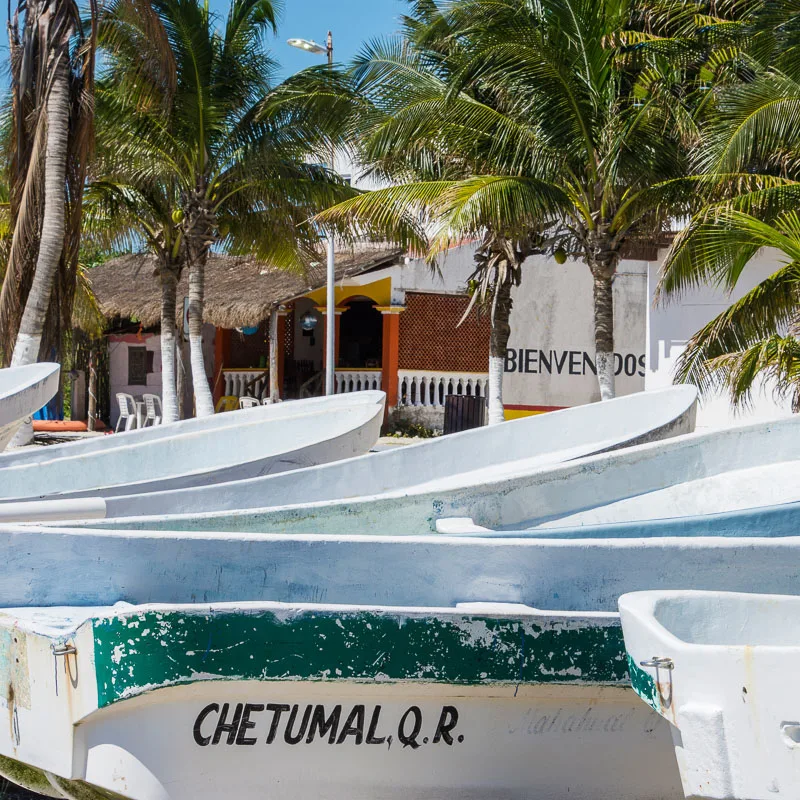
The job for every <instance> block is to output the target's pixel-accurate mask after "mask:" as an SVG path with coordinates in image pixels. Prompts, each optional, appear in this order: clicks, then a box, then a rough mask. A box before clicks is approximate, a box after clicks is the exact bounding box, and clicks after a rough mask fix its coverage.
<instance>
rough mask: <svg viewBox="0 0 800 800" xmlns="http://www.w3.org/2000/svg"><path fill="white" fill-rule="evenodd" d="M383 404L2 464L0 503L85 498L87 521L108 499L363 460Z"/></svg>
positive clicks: (220, 425) (142, 434)
mask: <svg viewBox="0 0 800 800" xmlns="http://www.w3.org/2000/svg"><path fill="white" fill-rule="evenodd" d="M384 400H385V395H384V393H383V392H356V393H353V394H346V395H336V396H334V397H328V398H320V399H315V400H310V401H306V400H298V401H295V402H288V403H281V404H279V405H271V406H259V407H257V408H253V409H246V410H243V411H237V412H233V413H229V414H221V415H218V416H215V417H212V418H204V419H198V420H191V421H187V422H178V423H175V424H174V425H167V426H161V427H159V428H152V429H151V428H148V429H145V430H142V431H137V432H133V433H130V434H124V435H115V436H110V437H104V438H103V440H101V441H97V440H91V441H87V442H85V443H84V442H81V443H79V444H67V445H61V446H54V447H48V448H41V451H40V452H37V453H35V454H33V455H32V456H26V457H23V458H17V457H16V454H13V455H11V456H6V457H0V499H2V500H22V499H38V498H41V497H58V498H61V499H74V498H87V503H85V505H86V509H87V513H94V512H93V511H92V509H93V508H94V506H95V505H97V502H96V501H97V498H101V497H102V496H103V495H107V494H115V495H120V494H125V493H138V492H144V491H152V490H154V489H165V488H169V487H173V488H178V487H186V486H198V485H205V484H211V483H217V482H219V481H227V480H235V479H240V478H247V477H252V476H255V475H268V474H271V473H276V472H282V471H284V470H291V469H298V468H300V467H306V466H311V465H314V464H322V463H326V462H329V461H335V460H337V459H341V458H349V457H353V456H357V455H361V454H363V453H366V452H367V451H368V450H369V449H370V448H371V447H372V446H373V445H374V444H375V442H376V441H377V439H378V436H379V434H380V427H381V425H382V423H383V410H384ZM88 501H91V502H88ZM93 504H94V505H93ZM78 505H80V504H78ZM3 509H4V512H6V511H7V510H8V509H7V508H6V507H5V506H4V507H3Z"/></svg>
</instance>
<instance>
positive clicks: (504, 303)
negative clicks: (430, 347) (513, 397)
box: [489, 281, 511, 425]
mask: <svg viewBox="0 0 800 800" xmlns="http://www.w3.org/2000/svg"><path fill="white" fill-rule="evenodd" d="M496 299H497V302H496V304H495V307H494V319H493V320H492V332H491V336H490V339H489V424H490V425H496V424H497V423H498V422H503V421H504V420H505V411H504V408H503V367H504V365H505V361H506V348H507V347H508V340H509V337H510V336H511V325H510V324H509V318H510V316H511V282H510V281H503V283H501V284H500V285H499V286H498V287H497V298H496Z"/></svg>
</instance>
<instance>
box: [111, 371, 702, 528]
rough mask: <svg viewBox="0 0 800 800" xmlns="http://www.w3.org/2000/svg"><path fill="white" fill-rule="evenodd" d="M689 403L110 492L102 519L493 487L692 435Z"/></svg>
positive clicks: (629, 402) (531, 423) (642, 397)
mask: <svg viewBox="0 0 800 800" xmlns="http://www.w3.org/2000/svg"><path fill="white" fill-rule="evenodd" d="M695 401H696V392H695V390H694V388H692V387H688V386H677V387H673V388H671V389H669V390H666V391H660V392H653V393H640V394H638V395H629V396H627V397H622V398H619V399H618V400H614V401H613V402H611V403H605V404H593V405H589V406H581V407H578V408H572V409H566V410H564V411H557V412H553V413H552V414H547V415H539V416H536V417H528V418H526V419H519V420H513V421H510V422H507V423H504V424H503V425H501V426H495V427H493V428H491V429H489V428H486V427H484V428H478V429H474V430H470V431H464V432H463V433H457V434H451V435H449V436H443V437H439V438H437V439H432V440H427V441H423V442H419V443H417V444H413V445H409V446H407V447H402V448H400V447H398V448H392V449H391V450H389V451H384V452H381V453H377V454H373V455H370V456H369V458H362V459H353V460H351V461H348V462H343V463H340V464H337V465H326V466H325V467H321V468H314V469H310V470H305V471H304V472H303V473H298V474H296V475H288V474H287V475H284V476H282V477H281V476H269V477H267V478H260V479H256V480H250V481H239V482H228V483H225V484H224V485H219V486H215V487H204V488H203V489H202V490H199V489H187V490H182V491H170V492H165V491H159V492H155V493H151V494H147V495H134V496H132V495H129V496H124V497H113V496H112V497H108V498H107V501H106V507H107V510H106V516H107V517H109V518H117V517H131V516H139V515H142V514H147V515H148V517H149V518H152V517H153V516H154V515H157V514H165V515H177V514H182V513H183V514H191V515H192V516H194V515H197V514H200V513H210V512H217V513H222V512H225V511H226V510H227V511H228V512H231V513H233V512H234V511H235V512H236V513H237V514H239V512H241V511H242V510H246V509H258V508H260V507H264V506H278V505H280V506H285V505H290V504H308V503H310V502H320V501H331V502H333V501H338V500H341V499H342V498H348V497H353V496H355V495H359V496H369V495H387V494H389V493H392V492H395V493H396V492H401V491H402V492H403V493H412V494H416V493H419V492H420V491H423V490H422V489H420V488H419V487H420V486H423V487H424V486H426V485H435V484H437V482H441V481H442V480H444V481H446V482H447V486H449V487H451V488H449V489H448V488H447V486H446V485H445V484H442V488H441V490H440V493H441V492H445V493H446V492H449V491H451V489H452V487H454V486H460V485H464V486H465V485H470V484H473V483H475V482H476V481H477V482H478V483H480V482H482V481H483V482H485V481H491V480H493V479H494V476H495V475H496V474H497V471H498V470H500V471H502V470H504V469H506V468H507V465H508V464H509V462H516V463H517V464H518V468H522V469H527V470H529V471H530V470H533V469H538V468H541V467H543V466H546V465H552V464H558V463H561V462H564V461H568V460H570V459H575V458H578V457H581V456H586V455H589V454H591V453H598V452H605V451H609V450H615V449H618V448H620V447H623V446H632V445H635V444H639V443H641V442H644V441H653V440H660V439H667V438H670V437H674V436H678V435H680V434H685V433H689V432H691V431H692V430H694V418H695ZM476 454H480V457H479V458H477V457H476ZM160 524H164V523H160ZM166 524H168V522H167V523H166Z"/></svg>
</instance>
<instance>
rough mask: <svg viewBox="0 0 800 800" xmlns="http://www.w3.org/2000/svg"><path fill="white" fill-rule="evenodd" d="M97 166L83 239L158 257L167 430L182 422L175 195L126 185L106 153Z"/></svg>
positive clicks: (169, 189)
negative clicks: (177, 360) (98, 175)
mask: <svg viewBox="0 0 800 800" xmlns="http://www.w3.org/2000/svg"><path fill="white" fill-rule="evenodd" d="M100 108H101V109H103V111H101V113H100V117H99V119H100V121H101V124H102V123H103V122H104V111H105V110H106V109H104V108H103V104H102V103H101V104H100ZM103 149H104V148H103ZM96 166H97V168H98V170H99V171H100V172H101V173H102V174H103V177H102V179H98V180H96V181H94V182H93V183H91V184H90V185H89V187H88V189H87V192H86V200H85V203H86V224H85V233H86V234H87V236H89V237H90V238H91V239H93V240H94V241H96V242H99V243H101V244H102V245H103V246H104V247H106V248H109V249H115V248H121V249H130V248H132V247H135V246H137V245H139V244H141V243H142V242H144V243H145V246H146V247H147V248H148V249H149V250H150V252H151V253H153V254H154V255H155V256H156V265H157V266H156V270H155V274H154V275H153V276H152V277H153V278H154V279H155V280H157V281H158V283H159V285H160V287H161V383H162V387H161V390H162V397H161V402H162V409H163V417H162V420H163V422H164V423H165V424H166V423H170V422H176V421H177V420H178V419H179V417H180V412H179V408H178V394H177V390H176V386H177V384H176V366H175V320H176V300H177V297H176V293H177V287H178V281H179V280H180V277H181V272H182V269H183V261H182V259H181V256H180V251H181V244H182V235H181V231H180V228H179V226H178V225H176V223H175V222H174V221H173V215H174V214H175V211H176V209H177V202H178V197H177V192H176V191H175V189H174V185H173V184H169V183H160V182H158V181H154V182H152V183H150V184H149V185H148V184H147V182H146V181H144V180H141V181H140V182H139V185H133V184H130V183H126V182H125V178H126V175H125V174H124V173H125V172H126V170H125V169H121V170H118V169H115V158H110V157H108V154H107V153H102V154H99V157H98V162H97V165H96ZM149 277H150V276H147V278H149Z"/></svg>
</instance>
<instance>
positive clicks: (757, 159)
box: [659, 2, 800, 411]
mask: <svg viewBox="0 0 800 800" xmlns="http://www.w3.org/2000/svg"><path fill="white" fill-rule="evenodd" d="M794 11H795V9H793V8H792V4H791V3H789V2H787V3H773V4H770V5H769V7H765V6H761V5H756V4H752V5H751V6H750V8H749V18H745V20H744V22H743V27H744V29H745V32H746V33H748V34H749V36H748V38H747V41H746V49H745V50H744V51H743V52H742V54H741V55H740V58H741V59H742V60H744V61H745V63H746V65H747V71H744V72H743V73H742V77H741V79H740V80H739V81H738V82H734V83H727V84H725V85H723V86H722V87H720V88H719V89H718V90H717V91H716V92H715V97H714V100H713V106H712V108H711V112H710V113H709V115H708V122H707V124H706V126H705V141H704V147H703V148H702V151H701V152H702V156H701V157H700V158H698V159H697V161H696V162H695V163H696V166H697V169H698V171H699V172H701V173H702V174H703V175H704V176H705V177H706V180H707V181H708V182H709V183H712V182H715V181H716V182H718V183H719V184H720V185H722V186H723V187H724V186H725V184H726V183H727V182H728V176H729V175H730V174H731V173H750V174H751V175H752V176H754V179H756V178H757V179H758V180H759V181H760V182H761V184H762V186H761V188H759V189H758V190H757V191H752V190H751V189H752V187H746V189H745V190H744V191H742V192H734V193H732V196H729V197H727V198H724V199H721V200H717V201H715V202H712V203H709V204H708V206H707V207H706V208H704V209H703V210H702V211H700V212H698V213H697V214H696V215H695V216H694V218H693V219H692V220H691V222H690V224H689V225H688V226H687V228H686V229H685V230H684V231H683V232H682V233H681V234H680V236H678V237H677V239H676V241H675V242H674V244H673V247H672V248H671V250H670V253H669V254H668V257H667V259H666V262H665V264H664V269H663V275H662V279H661V282H660V285H659V293H660V296H661V298H662V299H668V298H669V297H671V296H676V295H680V294H681V293H682V292H684V291H686V290H687V289H690V288H693V287H695V286H698V285H701V284H703V283H711V284H715V285H718V286H720V287H721V288H724V289H726V290H728V291H730V290H732V289H733V288H734V287H735V286H736V284H737V283H738V281H739V279H740V277H741V275H742V273H743V271H744V268H745V267H746V265H747V264H748V263H749V262H750V261H751V259H752V258H753V257H754V256H755V255H756V253H758V251H759V250H761V249H762V248H774V249H776V250H778V251H779V252H781V253H782V255H783V256H784V257H785V260H784V262H783V263H782V264H781V265H780V267H779V268H778V269H777V270H776V271H775V272H774V273H773V274H772V275H770V276H769V277H768V278H766V279H765V280H764V281H762V282H761V283H759V284H758V285H757V286H755V287H754V288H753V289H752V290H750V291H749V292H747V293H745V294H744V296H743V297H741V298H740V299H739V300H737V301H736V302H735V303H733V304H732V305H731V306H730V307H729V308H728V309H726V310H725V311H724V312H722V313H721V314H719V315H718V316H717V317H716V318H715V319H713V320H712V321H711V322H709V323H708V324H707V325H705V326H704V327H703V328H702V329H701V330H700V331H698V332H697V333H696V334H695V335H694V336H693V337H692V338H691V339H690V340H689V342H688V343H687V347H686V349H685V350H684V352H683V354H682V355H681V357H680V359H679V362H678V369H677V373H676V378H677V379H678V380H682V381H690V382H693V383H695V384H697V385H698V386H699V387H700V388H701V389H702V390H703V391H719V390H723V391H727V392H728V394H729V395H730V397H731V400H732V402H733V403H734V404H735V405H739V406H742V405H747V404H748V403H749V402H750V401H751V399H752V394H753V391H754V389H755V388H757V387H758V386H760V385H761V382H762V380H763V379H764V378H768V379H770V381H771V383H772V385H773V386H774V387H775V391H776V394H777V395H779V396H784V397H785V396H788V397H789V398H790V399H791V403H792V408H793V410H794V411H800V218H798V214H797V211H796V209H797V207H798V201H800V161H798V158H797V154H798V152H800V133H799V132H798V131H799V130H800V129H798V124H797V120H798V119H799V118H800V49H798V46H799V45H800V36H798V32H797V29H796V24H795V20H796V17H795V14H794ZM751 180H752V179H751Z"/></svg>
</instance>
